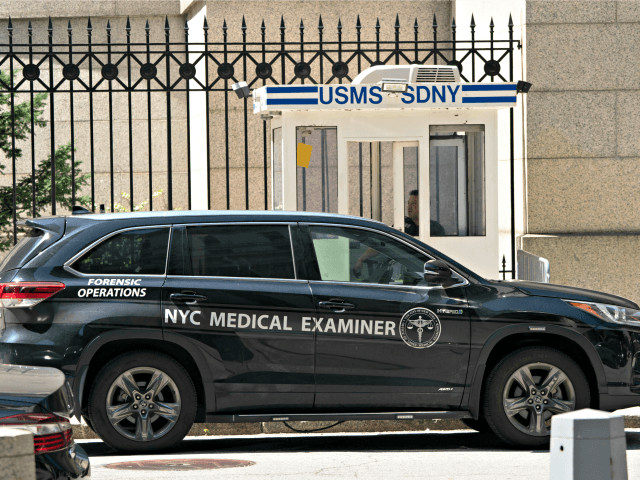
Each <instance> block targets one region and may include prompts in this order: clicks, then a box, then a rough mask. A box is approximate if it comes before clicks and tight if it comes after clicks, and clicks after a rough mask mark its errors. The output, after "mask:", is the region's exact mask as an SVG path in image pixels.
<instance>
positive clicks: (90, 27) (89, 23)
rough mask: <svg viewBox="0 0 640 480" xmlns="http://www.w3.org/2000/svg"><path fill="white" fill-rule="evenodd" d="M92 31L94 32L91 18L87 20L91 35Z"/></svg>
mask: <svg viewBox="0 0 640 480" xmlns="http://www.w3.org/2000/svg"><path fill="white" fill-rule="evenodd" d="M91 30H93V26H92V25H91V17H89V19H88V20H87V31H88V32H89V33H91Z"/></svg>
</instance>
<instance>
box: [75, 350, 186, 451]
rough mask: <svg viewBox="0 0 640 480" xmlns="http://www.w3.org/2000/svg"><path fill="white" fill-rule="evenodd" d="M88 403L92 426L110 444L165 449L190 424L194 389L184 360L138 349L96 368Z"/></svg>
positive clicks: (131, 448) (118, 447)
mask: <svg viewBox="0 0 640 480" xmlns="http://www.w3.org/2000/svg"><path fill="white" fill-rule="evenodd" d="M88 407H89V418H90V420H91V424H92V427H93V429H94V431H95V432H96V434H98V436H99V437H100V438H101V439H102V440H103V441H104V442H105V443H106V444H107V445H109V446H110V447H111V448H114V449H116V450H120V451H124V452H151V451H158V450H166V449H169V448H171V447H172V446H174V445H175V444H177V443H178V442H180V441H181V440H182V439H183V438H184V437H185V435H186V434H187V433H188V432H189V429H190V428H191V425H193V421H194V419H195V415H196V391H195V388H194V386H193V382H192V380H191V377H189V374H188V373H187V371H186V370H185V369H184V368H183V367H182V365H180V364H179V363H177V362H176V361H175V360H173V359H172V358H171V357H169V356H167V355H164V354H162V353H158V352H154V351H149V350H141V351H135V352H132V353H127V354H124V355H120V356H118V357H116V358H114V359H113V360H111V361H110V362H109V363H107V364H106V365H105V366H104V367H103V368H102V370H100V372H99V373H98V376H97V377H96V380H95V381H94V383H93V385H92V386H91V393H90V395H89V405H88Z"/></svg>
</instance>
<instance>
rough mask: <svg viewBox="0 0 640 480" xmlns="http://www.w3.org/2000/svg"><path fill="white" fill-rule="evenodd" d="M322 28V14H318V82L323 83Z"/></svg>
mask: <svg viewBox="0 0 640 480" xmlns="http://www.w3.org/2000/svg"><path fill="white" fill-rule="evenodd" d="M323 30H324V25H323V24H322V15H320V17H319V20H318V51H319V52H320V84H323V83H324V52H323V44H322V31H323Z"/></svg>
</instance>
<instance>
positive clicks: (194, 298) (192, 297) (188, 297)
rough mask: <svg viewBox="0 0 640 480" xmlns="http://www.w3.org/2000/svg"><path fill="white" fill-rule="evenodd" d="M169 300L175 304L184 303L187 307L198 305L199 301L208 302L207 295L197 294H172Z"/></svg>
mask: <svg viewBox="0 0 640 480" xmlns="http://www.w3.org/2000/svg"><path fill="white" fill-rule="evenodd" d="M169 298H170V299H171V300H173V301H175V302H183V303H186V304H187V305H193V304H194V303H197V302H198V300H206V299H207V297H206V295H198V294H196V293H190V292H189V293H186V292H185V293H172V294H171V295H169Z"/></svg>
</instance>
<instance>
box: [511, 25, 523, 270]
mask: <svg viewBox="0 0 640 480" xmlns="http://www.w3.org/2000/svg"><path fill="white" fill-rule="evenodd" d="M509 81H510V82H513V19H512V18H511V14H509ZM523 101H524V95H523ZM513 131H514V122H513V107H511V108H510V109H509V177H510V181H511V185H510V195H511V278H516V208H515V203H516V191H515V178H516V175H515V163H516V160H515V139H514V138H513V134H514V133H513Z"/></svg>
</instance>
